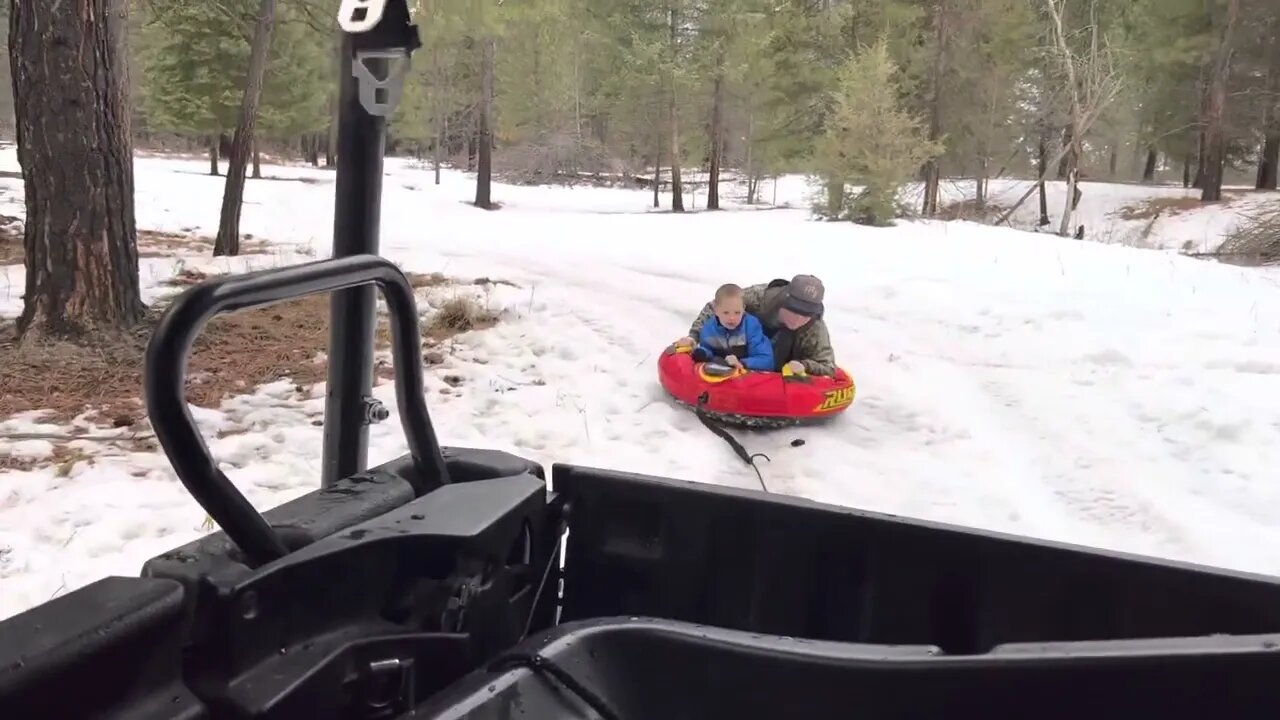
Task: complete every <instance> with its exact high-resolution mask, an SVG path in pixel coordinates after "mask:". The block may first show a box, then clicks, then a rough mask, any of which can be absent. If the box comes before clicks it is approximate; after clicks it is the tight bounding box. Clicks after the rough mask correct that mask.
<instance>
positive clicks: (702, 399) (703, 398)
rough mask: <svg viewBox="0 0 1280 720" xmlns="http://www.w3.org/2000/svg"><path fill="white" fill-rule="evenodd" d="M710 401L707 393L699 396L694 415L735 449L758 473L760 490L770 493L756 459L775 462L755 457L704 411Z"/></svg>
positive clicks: (764, 456)
mask: <svg viewBox="0 0 1280 720" xmlns="http://www.w3.org/2000/svg"><path fill="white" fill-rule="evenodd" d="M710 399H711V396H710V395H708V394H707V393H706V392H703V393H702V394H701V395H699V396H698V404H697V406H696V407H694V408H693V414H694V415H697V416H698V419H699V420H701V421H702V424H703V425H705V426H706V427H707V429H708V430H710V431H711V432H713V433H715V434H716V435H718V436H720V438H721V439H722V440H724V441H725V442H727V443H729V447H731V448H733V452H734V454H735V455H737V456H738V457H740V458H742V462H744V463H746V464H748V465H750V466H751V469H752V470H755V471H756V479H758V480H759V481H760V488H761V489H763V490H764V491H765V492H769V486H768V485H765V484H764V476H763V475H761V474H760V468H759V466H757V465H756V458H758V457H762V458H764V459H765V460H768V461H769V462H773V460H770V459H769V456H768V455H765V454H764V453H755V454H754V455H753V454H751V453H749V452H747V449H746V448H745V447H743V446H742V443H740V442H738V439H737V438H735V437H734V436H733V435H732V434H730V432H729V431H728V430H726V429H725V428H724V427H723V426H722V425H720V424H719V423H717V422H716V421H715V420H714V419H713V418H712V417H711V416H710V415H708V414H707V411H706V410H703V406H704V405H706V404H707V401H708V400H710Z"/></svg>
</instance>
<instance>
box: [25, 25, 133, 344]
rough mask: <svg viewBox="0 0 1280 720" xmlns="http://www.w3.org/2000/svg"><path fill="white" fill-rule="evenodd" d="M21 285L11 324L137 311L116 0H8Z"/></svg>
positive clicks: (125, 319)
mask: <svg viewBox="0 0 1280 720" xmlns="http://www.w3.org/2000/svg"><path fill="white" fill-rule="evenodd" d="M9 12H10V15H9V64H10V67H11V72H12V79H13V96H14V119H15V125H16V133H17V145H18V160H19V162H20V163H21V165H22V181H23V190H24V193H25V206H26V223H25V231H24V233H23V249H24V250H25V259H24V266H25V268H26V287H25V292H24V294H23V307H22V315H21V316H19V318H18V332H19V333H22V334H26V333H28V332H32V333H44V334H51V335H69V334H74V333H77V332H82V331H85V330H91V329H118V328H127V327H129V326H131V325H133V324H134V323H136V322H137V321H138V319H139V318H140V317H141V316H142V312H143V309H144V308H143V305H142V300H141V296H140V294H139V288H138V248H137V236H136V228H135V225H134V205H133V147H132V140H131V138H132V135H131V129H132V128H131V127H130V125H131V123H130V120H129V118H130V114H129V107H130V105H129V68H128V58H129V53H128V49H127V46H126V27H127V23H128V14H127V3H126V2H125V1H124V0H77V1H75V2H67V5H65V6H63V7H62V9H61V10H59V3H55V2H14V3H12V4H10V6H9Z"/></svg>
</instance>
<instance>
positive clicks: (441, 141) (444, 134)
mask: <svg viewBox="0 0 1280 720" xmlns="http://www.w3.org/2000/svg"><path fill="white" fill-rule="evenodd" d="M438 124H439V125H440V127H439V132H438V133H437V134H436V148H435V158H434V159H433V160H432V164H433V165H435V184H436V185H439V184H440V166H441V165H442V164H443V161H444V146H445V143H446V142H448V137H449V116H447V115H446V116H444V117H441V118H440V121H439V123H438Z"/></svg>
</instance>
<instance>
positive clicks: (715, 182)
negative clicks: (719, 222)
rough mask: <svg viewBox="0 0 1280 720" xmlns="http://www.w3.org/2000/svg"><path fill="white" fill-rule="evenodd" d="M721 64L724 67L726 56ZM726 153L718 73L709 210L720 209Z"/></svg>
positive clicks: (713, 96)
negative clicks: (722, 170)
mask: <svg viewBox="0 0 1280 720" xmlns="http://www.w3.org/2000/svg"><path fill="white" fill-rule="evenodd" d="M719 62H720V64H721V66H722V67H723V62H724V56H723V55H721V56H720V58H719ZM723 153H724V75H723V74H722V73H720V72H717V73H716V76H715V79H714V80H713V82H712V92H711V172H710V177H709V178H708V180H707V209H708V210H719V209H720V163H721V156H722V154H723Z"/></svg>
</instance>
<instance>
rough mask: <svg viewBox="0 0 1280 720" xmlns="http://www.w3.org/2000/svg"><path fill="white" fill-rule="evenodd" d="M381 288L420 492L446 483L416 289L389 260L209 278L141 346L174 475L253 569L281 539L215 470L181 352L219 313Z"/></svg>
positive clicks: (271, 556) (155, 419) (150, 398)
mask: <svg viewBox="0 0 1280 720" xmlns="http://www.w3.org/2000/svg"><path fill="white" fill-rule="evenodd" d="M373 285H377V286H378V287H380V288H381V289H382V292H383V295H384V296H385V297H386V301H387V308H388V309H389V310H390V314H391V340H392V344H391V350H392V355H393V356H394V358H395V364H396V403H397V405H398V406H399V410H400V423H401V425H402V426H403V427H404V433H405V440H406V441H407V442H408V444H409V454H410V455H411V456H412V458H413V463H414V470H415V474H416V477H414V478H412V480H411V482H412V483H413V488H414V493H415V494H416V495H419V496H421V495H424V494H426V493H428V492H431V491H432V490H434V489H436V488H438V487H440V486H441V485H445V484H447V483H448V482H449V474H448V469H447V468H446V467H445V463H444V457H443V456H442V455H441V452H440V445H439V441H438V440H437V438H436V435H435V428H434V427H433V426H432V424H431V417H430V415H429V414H428V413H427V404H426V399H425V398H424V397H423V391H422V375H423V370H422V341H421V336H420V335H419V330H418V311H417V304H416V303H415V302H414V296H413V286H412V285H410V284H409V280H408V278H406V277H405V275H404V273H403V272H401V271H400V269H399V268H397V267H396V266H395V265H394V264H392V263H391V262H390V261H388V260H386V259H385V258H380V257H377V256H374V255H367V254H366V255H358V256H354V257H347V258H340V259H327V260H318V261H316V262H311V263H306V264H303V265H294V266H290V267H283V268H275V269H272V270H260V271H258V272H255V273H246V274H244V275H230V276H226V277H221V278H215V279H211V280H207V281H205V282H203V283H201V284H199V285H196V286H195V287H192V288H190V289H189V290H187V291H186V292H184V293H182V294H181V295H179V296H178V297H177V298H176V299H175V300H174V301H173V303H172V304H171V305H170V306H169V308H168V310H166V311H165V314H164V316H163V317H162V318H161V320H160V324H159V326H158V327H156V331H155V333H154V334H153V335H152V336H151V342H150V343H148V344H147V355H146V371H145V372H144V373H143V390H144V396H145V397H146V404H147V416H148V417H149V418H150V420H151V425H152V427H153V428H154V429H155V433H156V439H157V440H159V442H160V446H161V447H162V448H164V451H165V454H166V455H167V456H168V457H169V462H170V463H172V464H173V469H174V472H176V473H177V475H178V479H179V480H181V481H182V484H183V485H185V486H186V488H187V490H188V491H189V492H190V493H191V495H192V496H193V497H195V499H196V501H197V502H199V503H200V505H201V506H202V507H204V509H205V510H207V511H208V512H209V516H210V517H212V518H213V520H214V522H216V523H218V525H219V526H221V527H222V529H223V531H224V532H225V533H226V535H227V537H228V538H230V539H231V541H232V542H234V543H235V544H236V545H237V546H239V547H240V549H241V550H242V551H243V552H244V554H245V556H246V557H247V559H248V560H249V561H250V562H251V563H254V564H255V565H261V564H263V563H267V562H270V561H272V560H276V559H278V558H281V557H284V556H285V555H286V554H288V549H287V547H286V545H285V542H284V540H283V539H282V538H281V537H280V535H279V534H278V533H277V532H276V531H275V529H273V528H272V527H271V525H269V524H268V523H267V521H266V519H264V518H263V517H262V515H260V514H259V513H258V511H257V510H256V509H254V507H253V505H251V504H250V503H249V501H248V500H246V499H245V497H244V495H243V494H241V493H240V491H239V490H237V489H236V487H235V486H234V485H232V484H231V481H230V480H228V479H227V476H226V475H225V474H223V472H222V471H221V470H220V469H219V468H218V464H217V462H216V461H215V460H214V458H213V455H212V454H211V453H210V452H209V447H208V446H207V445H206V444H205V442H204V438H203V437H201V435H200V433H199V431H198V430H197V429H196V425H195V420H194V419H193V418H192V417H191V409H190V408H189V407H188V405H187V403H186V401H185V400H184V398H183V388H185V387H186V369H187V358H188V356H189V355H190V354H191V347H192V345H193V344H194V343H195V339H196V336H198V335H199V334H200V331H201V330H202V329H203V328H204V326H205V324H206V323H207V322H208V321H209V320H210V319H211V318H213V317H214V316H215V315H217V314H219V313H224V312H235V311H236V310H243V309H246V308H253V307H262V306H265V305H271V304H273V303H277V302H281V301H284V300H289V299H293V298H299V297H304V296H306V295H314V294H316V293H322V292H341V291H343V290H345V289H349V288H353V287H369V288H370V289H372V286H373Z"/></svg>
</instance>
